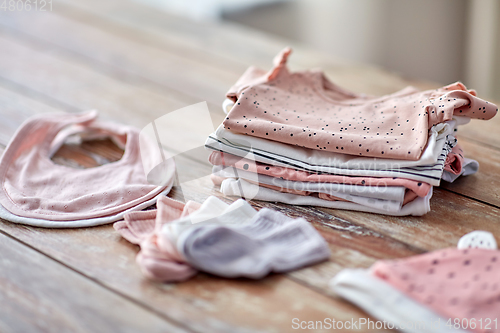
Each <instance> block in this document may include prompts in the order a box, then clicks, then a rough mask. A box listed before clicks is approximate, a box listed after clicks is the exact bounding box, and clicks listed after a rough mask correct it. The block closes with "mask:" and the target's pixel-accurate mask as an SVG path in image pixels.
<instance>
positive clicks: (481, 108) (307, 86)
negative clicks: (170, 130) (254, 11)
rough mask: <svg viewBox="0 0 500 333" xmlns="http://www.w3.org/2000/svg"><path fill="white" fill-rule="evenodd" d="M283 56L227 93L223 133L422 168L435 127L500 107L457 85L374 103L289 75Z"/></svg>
mask: <svg viewBox="0 0 500 333" xmlns="http://www.w3.org/2000/svg"><path fill="white" fill-rule="evenodd" d="M290 52H291V50H290V49H289V48H287V49H285V50H283V51H282V52H281V53H280V54H279V55H278V56H277V57H276V58H275V61H274V68H272V69H271V70H270V71H269V72H266V71H263V70H260V69H257V68H255V67H250V68H249V69H248V70H247V71H246V72H245V73H244V74H243V76H242V77H241V78H240V79H239V80H238V82H237V83H236V84H235V85H234V86H233V87H232V88H231V89H230V90H229V92H228V93H227V97H228V98H229V99H232V100H233V101H234V102H235V105H234V107H233V108H232V109H231V111H230V112H229V114H228V115H227V118H226V119H225V120H224V123H223V124H224V127H225V128H226V129H227V130H230V131H232V132H237V133H242V134H247V135H251V136H255V137H260V138H264V139H268V140H274V141H278V142H282V143H287V144H291V145H298V146H301V147H307V148H310V149H318V150H326V151H331V152H342V153H344V154H351V155H359V156H371V157H381V158H394V159H400V160H418V158H419V157H420V155H421V153H422V151H423V150H424V148H425V146H426V144H427V138H428V130H429V128H431V127H432V126H433V125H435V124H438V123H442V122H445V121H448V120H451V119H452V117H453V115H460V116H466V117H469V118H477V119H484V120H486V119H490V118H492V117H493V116H495V114H496V113H497V111H498V108H497V106H496V105H494V104H492V103H489V102H487V101H484V100H482V99H480V98H478V97H476V93H475V91H473V90H467V88H466V87H465V86H464V85H463V84H462V83H460V82H457V83H454V84H451V85H448V86H445V87H442V88H440V89H436V90H428V91H418V90H417V89H415V88H413V87H408V88H405V89H403V90H401V91H399V92H396V93H394V94H390V95H386V96H382V97H371V96H366V95H359V94H355V93H352V92H348V91H346V90H344V89H342V88H340V87H338V86H336V85H335V84H333V83H332V82H330V81H329V80H328V79H327V78H326V77H325V75H324V74H323V73H322V72H320V71H304V72H295V73H290V72H289V71H288V69H287V67H286V61H287V58H288V56H289V54H290Z"/></svg>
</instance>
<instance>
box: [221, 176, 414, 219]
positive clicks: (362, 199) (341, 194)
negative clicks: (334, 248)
mask: <svg viewBox="0 0 500 333" xmlns="http://www.w3.org/2000/svg"><path fill="white" fill-rule="evenodd" d="M233 171H234V169H232V168H223V167H217V166H216V167H214V170H213V174H215V175H217V176H221V177H224V178H235V179H238V178H239V179H244V180H248V181H249V182H252V175H256V174H252V173H249V172H247V171H241V170H239V171H238V172H237V173H236V174H235V173H233ZM248 175H250V176H248ZM257 184H262V185H264V184H265V185H271V186H273V187H275V188H278V189H279V190H286V191H287V192H288V190H293V192H291V193H297V194H301V195H309V194H310V193H324V194H328V195H331V196H334V197H335V198H340V199H343V200H346V201H350V202H355V203H358V204H361V205H365V206H368V207H375V208H380V209H385V210H387V211H398V210H400V209H401V205H402V204H403V201H404V197H405V188H404V187H378V188H377V187H371V188H373V189H374V190H373V191H370V190H368V187H363V186H357V185H345V184H332V183H308V182H293V181H288V180H283V179H279V178H272V177H268V176H265V175H258V182H257ZM377 189H378V190H377ZM382 207H384V208H382Z"/></svg>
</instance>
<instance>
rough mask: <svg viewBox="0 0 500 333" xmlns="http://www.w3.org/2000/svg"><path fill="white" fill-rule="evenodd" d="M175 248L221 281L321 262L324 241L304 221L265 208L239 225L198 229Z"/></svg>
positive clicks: (186, 234)
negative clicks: (222, 279) (227, 278)
mask: <svg viewBox="0 0 500 333" xmlns="http://www.w3.org/2000/svg"><path fill="white" fill-rule="evenodd" d="M177 248H178V250H179V252H180V253H181V254H182V255H183V256H184V258H186V260H187V261H188V262H189V263H190V264H192V265H193V266H194V267H197V268H199V269H200V270H203V271H206V272H209V273H212V274H215V275H219V276H223V277H230V278H232V277H249V278H254V279H258V278H261V277H263V276H265V275H267V274H268V273H269V272H271V271H274V272H285V271H290V270H293V269H297V268H299V267H302V266H304V265H307V264H311V263H315V262H318V261H321V260H325V259H327V258H328V257H329V255H330V250H329V248H328V245H327V243H326V241H325V240H324V239H323V237H321V235H320V234H319V233H318V232H317V231H316V230H315V229H314V227H312V226H311V225H310V224H309V223H308V222H307V221H306V220H304V219H296V220H292V219H290V218H288V217H286V216H285V215H283V214H281V213H278V212H274V211H271V210H269V209H266V208H264V209H262V210H260V211H259V212H258V213H257V215H255V216H254V218H253V219H252V220H250V221H249V222H248V223H245V224H241V225H233V224H226V225H198V226H193V227H192V228H190V229H189V230H186V231H185V232H184V233H182V234H181V235H180V237H179V240H178V243H177Z"/></svg>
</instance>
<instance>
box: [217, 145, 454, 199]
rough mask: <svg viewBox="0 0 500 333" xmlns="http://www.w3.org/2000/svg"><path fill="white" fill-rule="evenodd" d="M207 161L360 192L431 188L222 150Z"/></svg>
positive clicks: (425, 190) (419, 192)
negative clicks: (276, 163)
mask: <svg viewBox="0 0 500 333" xmlns="http://www.w3.org/2000/svg"><path fill="white" fill-rule="evenodd" d="M209 162H210V163H211V164H212V165H214V166H230V167H234V168H237V169H238V170H244V171H248V172H253V173H257V174H259V175H266V176H270V177H275V178H279V179H284V180H290V181H300V182H313V183H314V182H316V183H332V184H346V185H358V186H363V187H365V190H363V191H362V193H366V192H372V191H373V192H375V193H378V192H377V188H378V187H384V188H385V187H404V188H406V189H408V190H409V191H412V192H415V193H416V194H417V195H418V196H420V197H423V196H426V195H427V193H429V190H430V188H431V186H430V185H429V184H427V183H422V182H417V181H414V180H410V179H405V178H375V177H349V176H340V175H332V174H326V173H311V172H306V171H301V170H296V169H291V168H285V167H278V166H274V165H268V164H264V163H260V162H255V161H252V160H249V159H245V158H240V157H237V156H234V155H231V154H227V153H223V152H212V153H211V154H210V157H209ZM445 168H446V165H445ZM238 174H239V173H238Z"/></svg>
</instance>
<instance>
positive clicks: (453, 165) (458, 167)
mask: <svg viewBox="0 0 500 333" xmlns="http://www.w3.org/2000/svg"><path fill="white" fill-rule="evenodd" d="M463 164H464V151H463V150H462V147H460V146H459V145H458V144H457V145H456V146H455V147H453V149H452V150H451V151H450V152H449V153H448V156H446V163H445V164H444V170H446V171H448V172H451V173H452V174H454V175H459V174H460V173H462V166H463Z"/></svg>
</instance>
